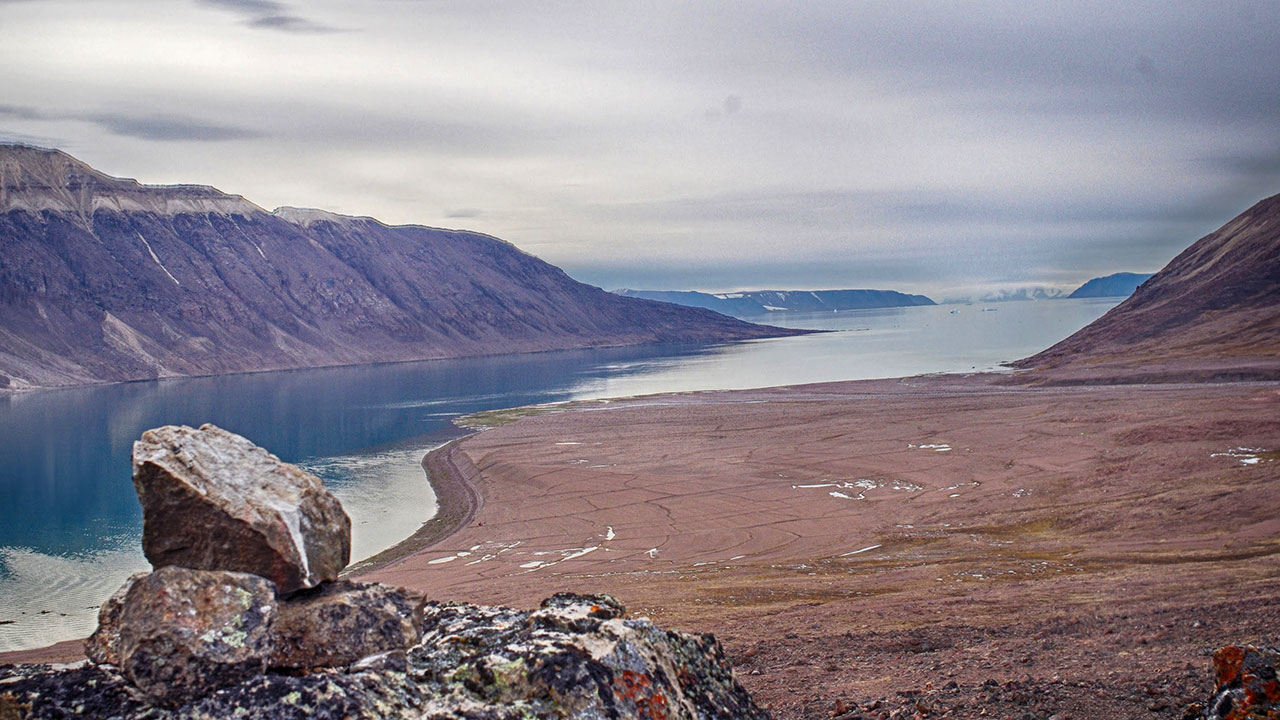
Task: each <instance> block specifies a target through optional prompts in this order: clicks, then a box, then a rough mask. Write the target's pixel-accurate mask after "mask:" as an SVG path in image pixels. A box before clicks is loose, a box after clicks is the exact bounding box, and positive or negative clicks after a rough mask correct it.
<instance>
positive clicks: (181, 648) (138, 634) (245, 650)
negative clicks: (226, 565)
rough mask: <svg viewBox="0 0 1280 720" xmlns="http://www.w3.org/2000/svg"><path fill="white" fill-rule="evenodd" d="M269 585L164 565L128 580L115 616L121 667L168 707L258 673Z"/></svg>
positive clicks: (270, 608) (272, 607) (272, 601)
mask: <svg viewBox="0 0 1280 720" xmlns="http://www.w3.org/2000/svg"><path fill="white" fill-rule="evenodd" d="M275 614H276V589H275V586H274V585H272V584H271V581H269V580H266V579H265V578H261V577H258V576H257V575H250V574H248V573H234V572H224V571H212V570H188V569H186V568H177V567H165V568H160V569H159V570H157V571H155V572H153V573H151V574H149V575H146V576H145V577H142V578H140V579H138V580H136V581H131V583H130V584H129V585H128V590H127V591H126V593H125V597H124V601H123V603H122V606H121V609H120V612H119V617H118V620H117V626H118V632H119V639H118V640H117V641H116V643H115V644H116V646H117V647H118V657H119V663H118V664H119V666H120V669H121V670H122V671H123V672H124V674H125V676H126V677H128V678H129V680H131V681H132V682H133V684H134V685H135V686H137V687H138V689H140V690H142V691H143V692H144V693H146V694H147V695H148V696H150V697H151V698H152V699H154V700H155V701H156V702H158V703H161V704H165V705H173V704H180V703H182V702H184V701H187V700H190V699H192V698H197V697H200V696H203V695H206V694H208V693H209V692H210V691H212V690H213V689H215V688H218V687H222V686H224V685H229V684H232V683H237V682H240V681H242V680H245V679H247V678H251V677H253V676H255V675H258V674H260V673H262V672H263V670H265V669H266V667H267V658H268V657H269V656H270V654H271V637H270V628H271V621H272V620H273V619H274V618H275Z"/></svg>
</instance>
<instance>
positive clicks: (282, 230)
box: [0, 145, 796, 389]
mask: <svg viewBox="0 0 1280 720" xmlns="http://www.w3.org/2000/svg"><path fill="white" fill-rule="evenodd" d="M0 249H2V250H3V252H2V253H0V311H2V313H0V387H4V386H5V385H9V386H10V387H11V388H14V389H24V388H32V387H50V386H62V385H77V384H86V383H98V382H114V381H122V380H140V379H153V378H158V377H174V376H188V375H211V374H222V373H228V372H253V371H260V370H280V369H291V368H302V367H318V366H329V365H349V364H361V363H369V362H396V361H407V360H423V359H432V358H444V357H461V356H469V355H486V354H499V353H510V352H532V351H542V350H559V349H569V348H581V347H601V346H611V345H630V344H642V343H653V342H721V341H728V340H738V339H750V338H758V337H774V336H781V335H790V334H796V331H792V330H783V329H780V328H766V327H763V326H758V325H751V324H749V323H744V322H741V321H739V320H735V319H733V318H729V317H725V316H722V315H718V314H716V313H713V312H709V311H705V310H697V309H693V308H676V307H672V306H670V305H665V304H662V303H653V302H647V301H643V300H637V299H628V298H621V297H618V296H615V295H612V294H610V293H607V292H605V291H604V290H601V289H599V288H595V287H592V286H589V285H585V284H583V283H579V282H577V281H575V280H573V279H572V278H570V277H569V276H568V275H567V274H565V273H564V271H563V270H561V269H559V268H557V267H555V266H552V265H550V264H548V263H545V262H543V261H541V260H538V259H537V258H535V257H534V256H532V255H530V254H528V253H525V252H524V251H521V250H519V249H518V248H516V247H515V246H514V245H512V244H511V243H509V242H507V241H505V240H500V239H498V238H494V237H492V236H488V235H484V234H482V233H474V232H469V231H464V230H446V229H440V228H430V227H427V226H421V225H402V226H391V225H386V224H384V223H382V222H381V221H378V220H376V219H374V218H369V217H356V216H346V215H338V214H337V213H330V212H328V211H323V210H310V209H300V208H289V207H286V208H280V209H278V210H277V211H275V212H268V211H266V210H264V209H263V208H261V207H259V206H257V205H255V204H253V203H251V202H249V201H248V200H245V199H244V198H242V197H241V196H238V195H231V194H228V193H224V192H222V191H220V190H217V189H216V188H211V187H208V186H200V185H178V186H147V185H142V184H140V183H137V181H134V180H130V179H121V178H113V177H111V176H109V175H106V174H105V173H101V172H99V171H97V170H94V169H93V168H91V167H89V166H88V165H86V164H84V163H82V162H80V161H79V160H76V159H75V158H73V157H71V156H70V155H67V154H66V153H63V152H61V151H50V150H43V149H39V148H31V147H29V146H14V145H0ZM9 378H12V381H8V379H9ZM7 381H8V382H7Z"/></svg>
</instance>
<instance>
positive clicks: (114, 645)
mask: <svg viewBox="0 0 1280 720" xmlns="http://www.w3.org/2000/svg"><path fill="white" fill-rule="evenodd" d="M146 576H147V573H134V574H133V575H131V576H130V577H129V579H128V580H125V581H124V584H123V585H121V586H120V589H119V590H116V591H115V592H114V593H112V594H111V597H109V598H107V601H106V602H104V603H102V607H101V608H100V609H99V610H98V629H97V630H94V631H93V634H92V635H90V636H89V637H88V638H86V639H85V641H84V654H85V657H87V658H89V659H90V660H92V661H93V662H95V663H98V664H99V665H119V664H120V613H121V612H122V611H123V610H124V598H125V595H127V594H128V592H129V589H130V588H132V587H133V584H134V583H136V582H138V581H139V580H141V579H142V578H144V577H146Z"/></svg>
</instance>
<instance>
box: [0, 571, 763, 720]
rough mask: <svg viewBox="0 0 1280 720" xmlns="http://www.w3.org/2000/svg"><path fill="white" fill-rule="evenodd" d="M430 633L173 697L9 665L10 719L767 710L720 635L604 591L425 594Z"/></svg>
mask: <svg viewBox="0 0 1280 720" xmlns="http://www.w3.org/2000/svg"><path fill="white" fill-rule="evenodd" d="M424 618H425V632H424V635H423V638H422V641H421V642H420V643H418V644H417V645H415V646H414V647H413V648H411V649H410V650H409V651H408V652H407V653H405V654H404V655H402V656H398V657H395V656H392V657H387V658H385V659H384V661H382V662H366V663H361V664H359V665H357V666H355V667H352V668H347V669H345V670H330V671H325V672H316V673H306V674H297V673H292V674H277V673H271V672H268V673H266V674H263V675H258V676H256V677H252V678H249V679H246V680H244V681H241V682H239V683H236V684H232V685H228V686H225V687H222V688H221V689H219V690H217V691H215V692H213V693H211V694H209V695H207V696H205V697H202V698H195V699H191V700H189V701H186V702H185V704H182V705H179V706H176V707H165V706H160V705H157V704H154V703H152V702H149V701H147V700H145V699H143V698H140V697H139V696H138V695H137V694H136V693H133V692H131V691H130V688H129V687H128V682H127V680H126V679H125V678H123V677H122V676H121V674H120V673H119V672H118V671H117V669H116V668H114V667H112V666H109V665H84V666H81V667H78V668H72V669H63V670H52V669H50V668H49V667H48V666H32V665H26V666H3V667H0V717H6V720H7V718H8V717H9V716H5V713H6V712H9V713H11V715H10V716H11V717H14V718H21V720H37V719H42V718H63V717H78V716H79V717H86V716H87V717H119V718H122V719H124V720H141V719H142V718H148V719H149V720H171V719H173V720H176V719H177V718H182V719H184V720H196V719H204V718H226V717H262V718H280V719H282V720H290V719H293V718H298V719H301V718H307V719H309V720H329V719H334V720H336V719H337V718H350V719H351V720H359V719H371V718H421V719H423V720H446V718H447V719H450V720H454V719H459V718H467V719H471V720H482V719H483V720H515V719H516V718H520V719H521V720H530V719H533V718H537V719H539V720H543V719H545V720H551V719H552V718H556V719H563V718H579V719H581V720H587V719H588V718H592V719H596V718H598V719H600V720H604V719H605V718H611V719H616V720H632V719H635V720H639V719H641V718H643V719H646V720H648V719H651V718H667V719H668V720H695V719H698V720H737V719H741V720H764V719H766V718H768V717H769V716H768V714H767V713H765V712H764V711H763V710H761V709H760V708H758V707H756V706H755V704H754V703H752V701H751V698H750V697H749V696H748V695H747V692H746V691H745V690H743V689H742V687H741V686H739V685H738V684H737V682H735V681H734V679H733V673H732V671H731V670H730V668H729V665H728V663H727V662H726V661H725V658H724V654H723V652H722V651H721V649H720V646H719V644H718V643H717V642H716V641H715V639H714V638H712V637H711V636H709V635H686V634H684V633H679V632H671V631H664V630H661V629H659V628H657V627H655V626H654V625H653V624H652V623H650V622H649V621H647V620H641V619H629V618H627V617H625V615H624V614H623V608H622V606H621V605H619V604H618V603H617V601H615V600H613V599H612V598H609V597H606V596H578V595H557V596H555V597H554V598H552V599H551V600H549V601H547V602H546V603H544V604H543V607H542V608H540V609H538V610H535V611H519V610H511V609H508V608H495V607H477V606H474V605H462V604H453V603H446V604H442V603H428V604H427V606H426V608H425V612H424Z"/></svg>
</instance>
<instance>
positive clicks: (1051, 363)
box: [1013, 195, 1280, 382]
mask: <svg viewBox="0 0 1280 720" xmlns="http://www.w3.org/2000/svg"><path fill="white" fill-rule="evenodd" d="M1013 365H1014V366H1015V367H1022V368H1032V369H1035V370H1036V371H1037V372H1036V373H1033V374H1032V375H1031V376H1030V377H1029V378H1028V379H1031V380H1040V381H1049V382H1084V381H1091V380H1098V379H1104V380H1105V379H1110V380H1113V381H1126V382H1130V381H1162V380H1206V379H1219V380H1224V379H1264V378H1267V379H1269V378H1278V377H1280V195H1276V196H1273V197H1270V198H1267V199H1266V200H1263V201H1261V202H1259V203H1258V204H1256V205H1254V206H1253V207H1251V208H1249V209H1248V210H1246V211H1244V212H1243V213H1241V214H1240V215H1239V216H1237V217H1236V218H1235V219H1233V220H1231V221H1230V222H1228V223H1227V224H1226V225H1223V226H1222V227H1221V228H1219V229H1218V230H1217V231H1215V232H1213V233H1211V234H1210V235H1207V236H1205V237H1203V238H1201V239H1200V240H1198V241H1196V242H1195V243H1194V244H1193V245H1191V247H1189V248H1187V249H1186V250H1184V251H1183V252H1182V254H1180V255H1178V256H1177V257H1176V258H1174V259H1173V260H1172V261H1171V262H1170V263H1169V264H1168V265H1167V266H1165V268H1164V269H1163V270H1161V271H1160V272H1158V273H1156V274H1155V275H1154V276H1152V277H1151V279H1150V280H1147V281H1146V282H1145V283H1143V284H1142V286H1141V287H1139V288H1138V289H1137V290H1136V291H1135V292H1134V293H1133V295H1131V296H1130V297H1129V298H1128V299H1127V300H1125V301H1124V302H1122V303H1120V304H1119V305H1117V306H1116V307H1114V308H1112V309H1111V310H1110V311H1109V312H1108V313H1107V314H1106V315H1103V316H1102V317H1101V318H1099V319H1098V320H1096V321H1094V322H1093V323H1091V324H1090V325H1088V326H1086V327H1085V328H1084V329H1082V330H1080V331H1079V332H1077V333H1076V334H1074V335H1072V336H1071V337H1069V338H1067V339H1066V340H1063V341H1062V342H1060V343H1058V344H1057V345H1054V346H1053V347H1051V348H1049V349H1048V350H1045V351H1044V352H1041V353H1039V354H1037V355H1033V356H1031V357H1029V358H1026V359H1023V360H1019V361H1018V362H1016V363H1014V364H1013Z"/></svg>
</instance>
